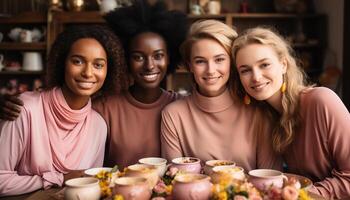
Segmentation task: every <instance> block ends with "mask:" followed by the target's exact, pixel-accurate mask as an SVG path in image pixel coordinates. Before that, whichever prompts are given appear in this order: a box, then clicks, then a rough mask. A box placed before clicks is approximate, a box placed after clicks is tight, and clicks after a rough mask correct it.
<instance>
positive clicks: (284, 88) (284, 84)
mask: <svg viewBox="0 0 350 200" xmlns="http://www.w3.org/2000/svg"><path fill="white" fill-rule="evenodd" d="M286 90H287V83H286V81H285V80H284V75H283V83H282V86H281V92H282V93H285V92H286Z"/></svg>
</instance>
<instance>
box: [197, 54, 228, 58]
mask: <svg viewBox="0 0 350 200" xmlns="http://www.w3.org/2000/svg"><path fill="white" fill-rule="evenodd" d="M221 56H225V57H227V56H228V55H227V54H224V53H222V54H218V55H215V56H214V58H217V57H221ZM196 58H204V57H203V56H195V57H193V58H192V59H196Z"/></svg>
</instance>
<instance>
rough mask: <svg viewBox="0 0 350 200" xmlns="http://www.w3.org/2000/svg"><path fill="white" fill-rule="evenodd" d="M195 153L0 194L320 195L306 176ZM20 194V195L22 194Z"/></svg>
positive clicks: (291, 199)
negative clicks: (203, 158) (60, 185)
mask: <svg viewBox="0 0 350 200" xmlns="http://www.w3.org/2000/svg"><path fill="white" fill-rule="evenodd" d="M201 163H202V162H201V160H200V159H198V158H193V157H179V158H175V159H173V160H172V161H171V162H170V163H169V164H168V163H167V160H166V159H164V158H158V157H148V158H142V159H140V160H139V162H138V163H136V164H133V165H130V166H128V167H126V168H124V169H122V170H121V169H118V167H117V166H115V167H113V168H108V167H100V168H92V169H87V170H85V171H84V174H85V176H84V177H80V178H74V179H70V180H68V181H66V182H65V187H63V188H51V189H48V190H39V191H37V192H34V193H31V194H29V195H22V196H17V197H18V198H15V197H16V196H14V197H7V198H0V199H8V200H11V199H27V200H32V199H36V200H46V199H56V200H63V199H67V200H79V199H86V200H98V199H104V200H149V199H152V200H176V199H181V200H192V199H193V200H208V199H210V200H228V199H233V200H241V199H242V200H244V199H254V200H259V199H260V200H265V199H282V200H308V199H320V200H321V199H324V198H322V197H320V196H318V195H316V194H312V193H309V192H308V189H309V188H310V187H311V185H312V181H311V180H310V179H308V178H306V177H303V176H300V175H296V174H290V173H282V172H280V171H277V170H272V169H255V170H251V171H249V172H245V171H244V169H243V168H242V167H240V166H237V165H236V164H235V163H234V162H233V161H230V160H209V161H206V162H204V163H203V166H202V164H201ZM21 197H22V198H21Z"/></svg>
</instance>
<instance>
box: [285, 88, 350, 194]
mask: <svg viewBox="0 0 350 200" xmlns="http://www.w3.org/2000/svg"><path fill="white" fill-rule="evenodd" d="M300 106H301V107H300V111H301V112H300V115H301V120H302V122H303V123H302V127H301V129H300V131H298V132H296V134H295V138H294V142H293V143H292V144H291V146H290V147H289V148H288V149H287V151H286V153H285V156H284V157H285V160H286V162H287V165H288V168H289V171H290V172H292V173H296V174H301V175H304V176H307V177H309V178H310V179H312V181H314V187H312V188H311V189H310V191H311V192H315V193H318V194H320V195H321V196H324V197H326V198H327V199H331V197H333V198H336V199H349V198H350V114H349V111H348V110H347V109H346V107H345V106H344V104H343V103H342V101H341V100H340V99H339V97H338V96H337V95H336V94H335V93H334V92H333V91H331V90H330V89H327V88H324V87H318V88H313V89H309V90H306V91H304V92H302V93H301V96H300Z"/></svg>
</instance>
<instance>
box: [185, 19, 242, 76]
mask: <svg viewBox="0 0 350 200" xmlns="http://www.w3.org/2000/svg"><path fill="white" fill-rule="evenodd" d="M237 35H238V34H237V32H236V31H235V30H234V29H233V28H231V27H229V26H228V25H226V24H224V23H222V22H220V21H217V20H202V21H197V22H195V23H193V24H192V25H191V27H190V30H189V32H188V34H187V37H186V40H185V41H184V42H183V43H182V44H181V46H180V53H181V56H182V59H183V61H184V65H185V66H186V67H187V69H189V66H188V63H189V61H190V58H191V48H192V45H193V43H195V42H196V41H198V40H201V39H213V40H215V41H217V42H218V43H219V44H220V45H221V46H222V47H223V48H224V49H225V50H226V52H227V53H228V55H230V53H231V47H232V42H233V40H234V39H235V38H236V37H237Z"/></svg>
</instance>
